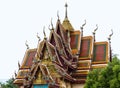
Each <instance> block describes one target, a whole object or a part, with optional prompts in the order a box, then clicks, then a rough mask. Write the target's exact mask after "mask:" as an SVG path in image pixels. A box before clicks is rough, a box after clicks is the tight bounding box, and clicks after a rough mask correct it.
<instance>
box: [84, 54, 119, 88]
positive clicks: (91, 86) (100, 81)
mask: <svg viewBox="0 0 120 88" xmlns="http://www.w3.org/2000/svg"><path fill="white" fill-rule="evenodd" d="M84 88H120V60H119V59H118V58H117V57H116V56H114V57H113V60H112V62H109V63H108V66H107V67H106V68H102V69H94V70H92V71H91V72H89V74H88V76H87V80H86V84H85V87H84Z"/></svg>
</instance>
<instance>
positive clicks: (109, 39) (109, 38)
mask: <svg viewBox="0 0 120 88" xmlns="http://www.w3.org/2000/svg"><path fill="white" fill-rule="evenodd" d="M111 32H112V33H111V34H110V35H109V37H108V41H109V48H110V62H112V49H111V36H112V35H113V30H112V29H111Z"/></svg>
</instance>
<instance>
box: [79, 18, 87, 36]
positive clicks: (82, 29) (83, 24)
mask: <svg viewBox="0 0 120 88" xmlns="http://www.w3.org/2000/svg"><path fill="white" fill-rule="evenodd" d="M85 25H86V20H85V23H84V24H83V25H82V27H80V29H81V36H83V27H84V26H85Z"/></svg>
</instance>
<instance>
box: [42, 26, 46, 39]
mask: <svg viewBox="0 0 120 88" xmlns="http://www.w3.org/2000/svg"><path fill="white" fill-rule="evenodd" d="M43 34H44V39H46V38H47V37H46V33H45V26H44V27H43Z"/></svg>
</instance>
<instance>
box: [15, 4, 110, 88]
mask: <svg viewBox="0 0 120 88" xmlns="http://www.w3.org/2000/svg"><path fill="white" fill-rule="evenodd" d="M65 7H66V12H65V19H64V21H63V23H62V24H61V22H60V20H59V19H58V20H57V22H56V28H55V29H53V28H52V29H50V30H51V31H50V36H49V40H48V39H47V37H46V34H45V32H44V39H43V40H42V41H39V43H38V46H37V49H27V50H26V53H25V56H24V58H23V62H22V64H21V65H20V68H19V70H18V73H17V76H16V79H15V81H14V83H18V84H22V83H23V82H24V81H25V77H26V74H29V79H30V82H33V83H34V82H36V80H37V77H38V75H39V76H43V78H45V79H44V81H45V82H46V83H49V82H52V83H53V85H54V86H55V85H58V84H59V83H58V82H57V81H56V79H60V80H61V79H62V78H63V79H66V80H67V81H69V82H71V83H85V80H86V77H87V74H88V73H89V71H90V70H91V69H94V68H102V67H105V66H107V63H108V62H109V55H110V54H111V53H110V52H109V43H111V42H110V41H109V43H108V42H107V41H105V42H95V33H94V35H93V36H83V33H82V31H80V30H74V28H73V27H72V25H71V23H70V21H69V19H68V16H67V4H66V5H65ZM85 24H86V23H85ZM85 24H83V25H82V28H83V26H84V25H85ZM35 77H36V78H35ZM41 80H43V79H42V78H41Z"/></svg>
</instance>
